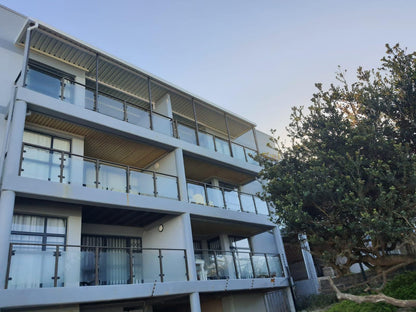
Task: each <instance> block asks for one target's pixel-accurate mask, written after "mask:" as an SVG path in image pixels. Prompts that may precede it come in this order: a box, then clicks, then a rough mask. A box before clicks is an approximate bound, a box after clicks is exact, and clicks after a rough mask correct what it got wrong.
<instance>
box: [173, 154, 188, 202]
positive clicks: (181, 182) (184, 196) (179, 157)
mask: <svg viewBox="0 0 416 312" xmlns="http://www.w3.org/2000/svg"><path fill="white" fill-rule="evenodd" d="M175 161H176V174H177V175H178V186H179V197H180V200H182V201H188V190H187V187H186V174H185V163H184V160H183V152H182V149H181V148H177V149H176V150H175Z"/></svg>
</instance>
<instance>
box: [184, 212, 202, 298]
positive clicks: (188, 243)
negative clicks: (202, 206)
mask: <svg viewBox="0 0 416 312" xmlns="http://www.w3.org/2000/svg"><path fill="white" fill-rule="evenodd" d="M181 218H182V224H183V235H184V242H185V248H186V255H187V259H188V273H189V280H190V281H196V280H197V274H196V265H195V252H194V242H193V238H192V237H193V236H192V227H191V216H190V214H189V213H183V214H182V215H181ZM198 298H199V297H198ZM198 300H199V299H198Z"/></svg>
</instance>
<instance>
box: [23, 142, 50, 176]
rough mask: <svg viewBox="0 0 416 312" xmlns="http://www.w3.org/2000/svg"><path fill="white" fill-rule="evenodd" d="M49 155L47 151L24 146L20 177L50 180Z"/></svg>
mask: <svg viewBox="0 0 416 312" xmlns="http://www.w3.org/2000/svg"><path fill="white" fill-rule="evenodd" d="M50 161H51V153H50V152H49V150H46V149H43V148H39V147H33V146H28V145H24V147H23V159H22V167H21V172H20V175H21V176H22V177H26V178H35V179H40V180H45V181H48V180H49V179H50Z"/></svg>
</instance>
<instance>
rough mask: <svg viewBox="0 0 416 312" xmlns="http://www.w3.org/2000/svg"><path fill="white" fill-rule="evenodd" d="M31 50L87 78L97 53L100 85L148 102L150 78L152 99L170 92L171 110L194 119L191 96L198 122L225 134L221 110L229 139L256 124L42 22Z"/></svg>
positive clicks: (19, 42)
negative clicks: (83, 74) (70, 67)
mask: <svg viewBox="0 0 416 312" xmlns="http://www.w3.org/2000/svg"><path fill="white" fill-rule="evenodd" d="M29 22H30V21H28V22H27V25H26V27H24V28H23V30H22V32H21V33H20V35H19V37H18V39H17V41H16V45H17V46H20V47H23V46H24V45H25V40H26V36H25V34H26V29H27V27H29ZM30 45H31V47H30V48H31V52H36V53H39V54H43V55H47V56H48V57H51V58H54V59H57V60H59V61H61V62H64V63H66V64H69V65H71V66H74V67H76V68H78V69H81V70H83V71H85V75H86V77H87V79H91V80H95V78H96V57H97V55H98V57H99V62H98V81H99V83H100V84H101V85H104V86H106V87H109V88H114V89H115V90H117V91H122V92H124V93H125V94H126V95H127V96H130V97H134V98H136V99H138V100H141V101H143V102H149V91H148V79H150V81H151V94H152V102H157V101H158V100H159V99H160V98H161V97H163V96H164V95H165V94H166V93H169V94H170V97H171V103H172V110H173V112H174V113H175V114H177V115H179V116H182V117H184V118H187V119H189V120H194V112H193V108H192V99H194V102H195V107H196V111H197V119H198V123H199V124H201V125H202V126H204V127H206V128H210V129H215V130H216V131H217V132H219V133H223V134H226V133H227V129H226V125H225V122H224V114H226V115H227V118H228V121H229V124H228V127H229V130H230V136H231V138H232V139H234V138H237V137H239V136H241V135H243V134H244V133H246V132H247V131H249V130H251V129H252V128H253V127H255V126H256V125H255V124H254V123H252V122H250V121H248V120H246V119H245V118H243V117H240V116H237V115H236V114H233V113H231V112H229V111H227V110H225V109H222V108H220V107H218V106H216V105H215V104H213V103H210V102H209V101H206V100H203V99H201V98H199V97H197V96H195V95H193V94H191V93H189V92H187V91H185V90H182V89H180V88H179V87H176V86H174V85H172V84H170V83H168V82H166V81H164V80H163V79H161V78H158V77H156V76H154V75H152V74H150V73H147V72H145V71H144V70H141V69H139V68H137V67H135V66H133V65H130V64H128V63H126V62H123V61H121V60H119V59H117V58H115V57H113V56H111V55H108V54H107V53H105V52H102V51H99V50H98V49H96V48H93V47H91V46H89V45H87V44H85V43H82V42H80V41H78V40H76V39H75V38H72V37H70V36H68V35H65V34H63V33H61V32H58V31H56V30H54V29H52V28H50V27H48V26H45V25H44V24H42V23H39V26H38V28H36V29H34V30H33V31H32V37H31V41H30Z"/></svg>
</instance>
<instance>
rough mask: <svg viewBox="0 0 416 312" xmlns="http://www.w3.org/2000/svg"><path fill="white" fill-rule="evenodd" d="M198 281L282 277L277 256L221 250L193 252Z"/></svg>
mask: <svg viewBox="0 0 416 312" xmlns="http://www.w3.org/2000/svg"><path fill="white" fill-rule="evenodd" d="M195 264H196V271H197V277H198V279H199V280H214V279H252V278H270V277H283V276H284V272H283V267H282V262H281V259H280V255H278V254H269V253H251V252H241V251H237V250H234V251H223V250H203V249H199V250H198V249H197V250H195Z"/></svg>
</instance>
